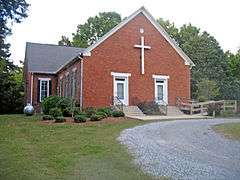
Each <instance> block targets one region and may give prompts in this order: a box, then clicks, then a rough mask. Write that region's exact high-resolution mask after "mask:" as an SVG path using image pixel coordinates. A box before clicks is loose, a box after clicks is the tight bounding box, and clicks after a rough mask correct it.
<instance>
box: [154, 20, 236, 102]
mask: <svg viewBox="0 0 240 180" xmlns="http://www.w3.org/2000/svg"><path fill="white" fill-rule="evenodd" d="M158 22H159V23H160V24H161V25H162V27H163V28H164V29H165V30H166V31H167V32H168V33H169V34H170V35H171V37H173V38H174V39H175V40H176V41H177V43H178V45H179V46H180V47H181V48H182V49H183V51H184V52H185V53H186V54H187V55H188V56H189V57H190V58H191V59H192V60H193V62H194V63H195V65H196V66H195V67H193V68H192V70H191V73H192V76H191V89H192V90H191V92H192V98H197V97H198V87H197V84H199V83H200V82H201V81H202V80H204V79H209V80H212V81H215V82H216V83H217V86H218V87H219V88H220V89H219V91H220V94H219V96H218V97H217V98H219V99H220V98H221V99H236V98H239V96H240V95H239V94H240V89H238V88H236V87H239V84H240V82H239V81H238V80H237V79H236V75H237V73H239V71H237V70H238V67H239V66H237V64H238V63H237V62H238V61H237V60H233V59H235V56H234V58H233V56H231V58H230V59H232V60H231V61H230V62H232V64H231V66H232V68H231V66H230V65H229V61H228V56H227V55H226V54H225V53H224V51H223V50H222V48H221V47H220V45H219V43H218V42H217V40H216V39H215V38H214V37H213V36H211V35H210V34H209V33H207V32H206V31H204V32H201V30H200V29H199V28H197V27H195V26H193V25H191V24H187V25H186V24H185V25H183V26H181V27H180V29H179V30H177V28H176V27H175V26H174V23H170V22H169V21H164V20H163V19H161V20H159V21H158ZM231 69H232V70H231ZM233 74H234V76H235V77H233Z"/></svg>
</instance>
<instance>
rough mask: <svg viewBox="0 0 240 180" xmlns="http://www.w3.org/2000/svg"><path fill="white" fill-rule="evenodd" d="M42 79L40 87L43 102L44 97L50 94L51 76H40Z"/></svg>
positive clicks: (40, 98) (40, 79) (40, 96)
mask: <svg viewBox="0 0 240 180" xmlns="http://www.w3.org/2000/svg"><path fill="white" fill-rule="evenodd" d="M38 80H39V81H40V87H39V101H40V102H42V101H43V100H44V98H46V97H48V96H49V95H50V91H51V89H50V87H49V86H50V81H51V79H50V78H38Z"/></svg>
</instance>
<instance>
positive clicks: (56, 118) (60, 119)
mask: <svg viewBox="0 0 240 180" xmlns="http://www.w3.org/2000/svg"><path fill="white" fill-rule="evenodd" d="M62 122H66V119H65V118H64V117H63V116H58V117H55V123H62Z"/></svg>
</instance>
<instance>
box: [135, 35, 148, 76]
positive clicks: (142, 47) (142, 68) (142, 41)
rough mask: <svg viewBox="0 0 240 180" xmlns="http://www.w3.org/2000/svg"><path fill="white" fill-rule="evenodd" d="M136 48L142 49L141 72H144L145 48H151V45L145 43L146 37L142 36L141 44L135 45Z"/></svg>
mask: <svg viewBox="0 0 240 180" xmlns="http://www.w3.org/2000/svg"><path fill="white" fill-rule="evenodd" d="M134 47H136V48H140V49H141V73H142V74H144V49H151V47H150V46H145V45H144V37H143V36H142V37H141V44H140V45H134Z"/></svg>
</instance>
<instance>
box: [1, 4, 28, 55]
mask: <svg viewBox="0 0 240 180" xmlns="http://www.w3.org/2000/svg"><path fill="white" fill-rule="evenodd" d="M28 6H29V4H27V3H26V1H25V0H0V56H1V57H2V60H3V58H7V57H9V55H10V54H9V47H10V45H9V44H7V43H6V42H5V39H6V37H7V36H8V35H10V34H11V27H10V25H11V24H12V23H13V22H16V23H20V22H21V21H22V19H24V18H26V17H27V8H28Z"/></svg>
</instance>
